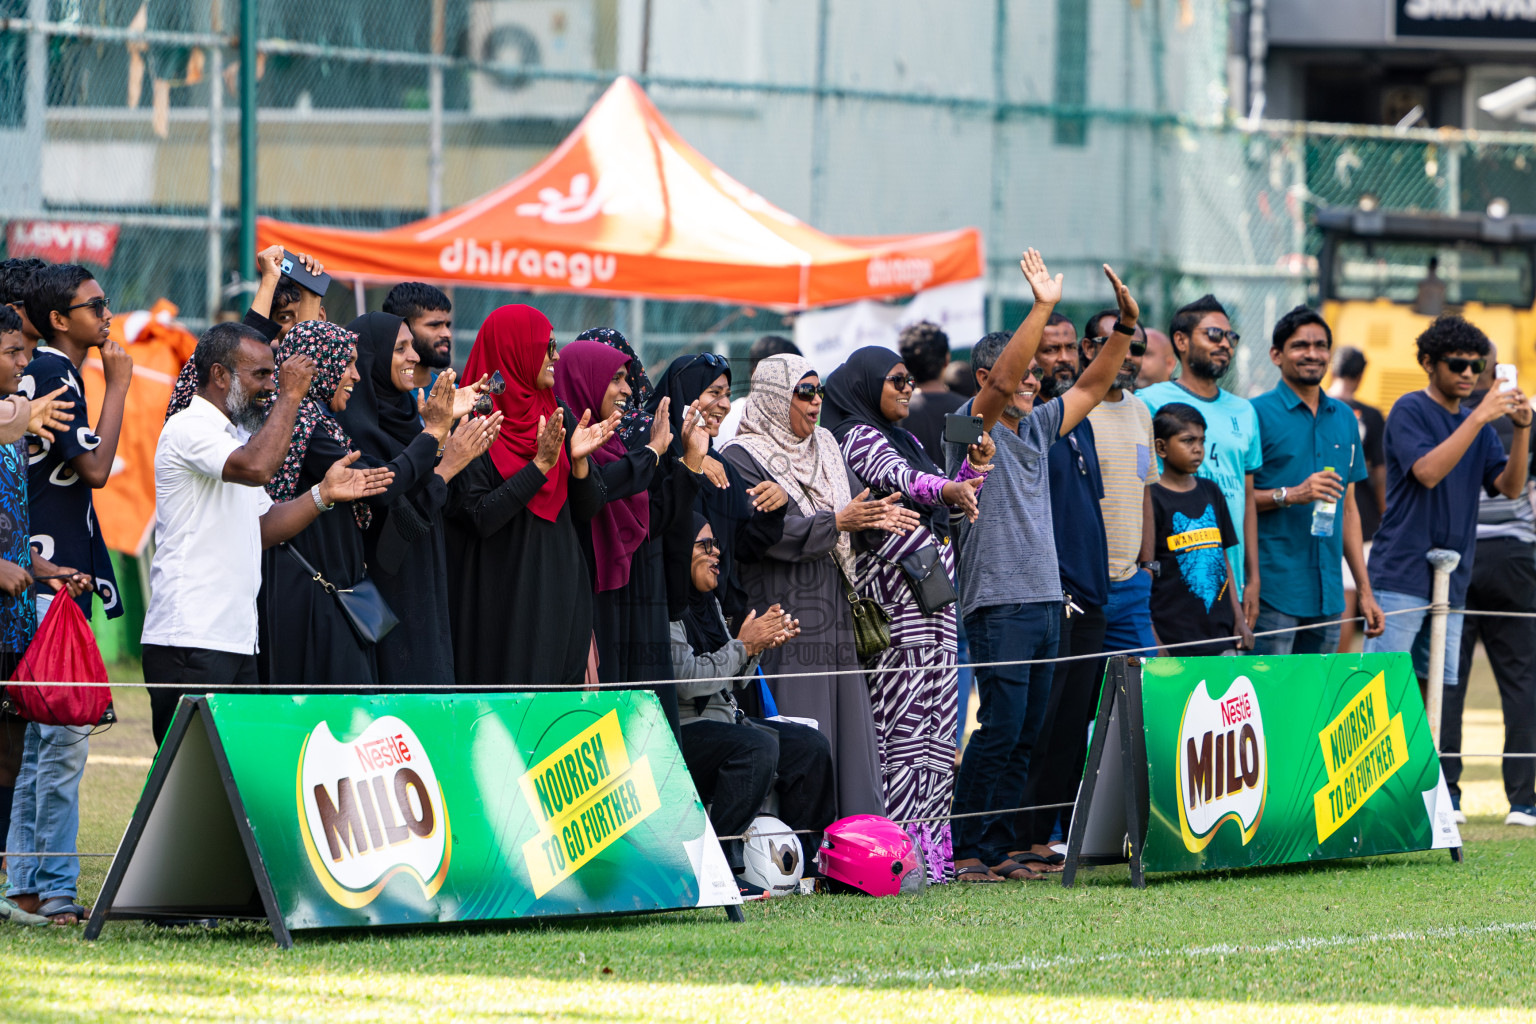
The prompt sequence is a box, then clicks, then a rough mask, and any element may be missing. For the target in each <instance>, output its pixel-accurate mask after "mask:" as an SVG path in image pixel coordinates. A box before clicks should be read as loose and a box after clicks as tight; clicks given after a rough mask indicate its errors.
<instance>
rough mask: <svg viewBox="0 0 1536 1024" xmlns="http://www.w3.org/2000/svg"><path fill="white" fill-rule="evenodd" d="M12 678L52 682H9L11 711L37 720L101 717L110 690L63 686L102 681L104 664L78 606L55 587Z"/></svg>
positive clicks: (84, 721)
mask: <svg viewBox="0 0 1536 1024" xmlns="http://www.w3.org/2000/svg"><path fill="white" fill-rule="evenodd" d="M11 681H12V682H18V683H20V682H38V683H49V684H58V685H48V686H11V687H8V688H7V689H8V690H9V691H10V695H11V700H12V701H13V702H14V703H15V705H16V713H17V714H18V715H20V716H21V717H22V718H25V719H26V720H27V721H29V722H37V723H39V724H41V725H95V724H96V723H98V722H100V721H101V716H102V715H103V714H104V713H105V712H106V710H107V705H108V704H110V703H112V690H111V689H110V688H109V687H106V686H69V685H67V684H69V683H105V682H106V681H107V666H106V665H104V664H102V661H101V652H100V651H99V650H97V649H96V637H95V636H94V635H93V634H92V633H91V626H90V623H88V622H86V621H85V614H84V613H83V612H81V611H80V606H79V605H77V604H75V602H74V601H72V600H70V599H69V596H68V594H66V593H63V592H61V593H60V594H59V596H58V597H56V598H54V599H53V603H52V604H50V605H49V606H48V614H46V615H44V616H43V622H42V625H40V626H38V627H37V635H36V636H34V637H33V638H32V644H31V646H29V647H28V648H27V653H26V654H23V655H22V656H21V664H20V665H18V666H16V672H15V674H14V675H12V676H11Z"/></svg>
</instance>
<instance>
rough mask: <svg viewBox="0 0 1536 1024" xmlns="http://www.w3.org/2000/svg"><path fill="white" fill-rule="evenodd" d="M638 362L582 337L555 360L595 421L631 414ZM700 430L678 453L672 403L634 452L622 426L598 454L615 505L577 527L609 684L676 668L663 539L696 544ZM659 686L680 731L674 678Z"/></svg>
mask: <svg viewBox="0 0 1536 1024" xmlns="http://www.w3.org/2000/svg"><path fill="white" fill-rule="evenodd" d="M633 362H634V361H633V360H632V359H631V357H630V356H629V355H628V354H626V353H624V352H622V351H620V350H619V349H617V348H613V347H610V346H609V345H607V344H604V343H602V342H598V341H581V340H577V341H573V342H572V343H571V344H569V345H567V346H565V348H564V350H562V351H561V353H560V361H559V362H558V363H556V364H555V395H556V396H557V397H558V398H559V399H560V400H561V401H564V402H566V403H568V405H569V406H570V409H571V411H572V412H573V413H575V414H576V415H578V416H580V415H582V414H584V413H585V414H590V416H591V418H592V419H593V420H594V421H597V420H607V419H609V418H610V417H613V416H619V417H621V418H622V417H623V416H624V415H625V414H626V413H627V412H628V411H629V409H630V407H631V404H632V402H633V400H634V395H633V390H632V386H631V380H632V379H634V378H636V377H637V376H638V372H637V371H638V367H637V366H635V365H633ZM689 422H692V420H690V421H689ZM691 436H693V438H694V444H693V445H692V446H691V447H690V446H688V445H686V444H685V446H684V453H683V455H682V457H681V458H679V457H678V456H676V455H674V454H672V453H671V452H669V451H668V446H669V445H670V444H671V442H672V425H671V420H670V418H669V417H668V416H667V415H665V410H663V415H660V416H657V417H655V419H654V420H652V422H651V424H650V427H649V429H648V430H646V431H645V432H644V433H643V434H642V435H640V436H637V437H635V438H634V439H633V442H632V443H634V444H635V447H634V448H633V449H631V448H629V447H627V446H626V445H625V443H624V439H623V438H622V437H621V436H620V435H619V434H618V433H617V432H616V433H615V434H614V435H613V436H612V437H610V438H609V439H608V441H607V443H606V444H604V445H603V446H602V447H601V448H599V449H597V450H596V451H595V452H593V453H592V461H593V462H594V463H596V465H597V473H598V475H599V476H601V477H602V480H603V489H604V491H605V492H606V493H607V497H608V503H607V504H606V505H604V506H603V508H602V510H601V511H600V512H598V514H597V515H596V517H594V518H593V520H592V522H591V523H590V525H589V527H588V529H587V530H585V531H584V530H583V529H582V528H581V527H580V526H578V528H577V532H578V534H582V537H581V540H582V546H583V548H584V549H585V551H586V554H587V558H588V560H589V562H590V565H591V569H592V588H593V590H594V591H595V592H596V597H595V606H594V611H593V632H594V633H595V634H596V638H597V654H598V665H597V672H598V679H599V680H601V681H602V682H605V683H615V682H623V683H638V682H644V681H647V680H666V679H671V678H672V677H673V675H674V672H673V670H672V653H671V641H670V634H669V628H670V627H669V620H668V616H667V585H666V576H665V572H664V569H663V562H662V548H663V544H662V538H663V537H664V536H665V535H667V533H668V531H672V532H674V533H675V534H676V537H674V540H677V539H680V540H681V541H682V542H683V543H684V546H686V545H687V544H690V543H691V542H692V536H691V533H692V530H693V501H694V497H695V496H696V495H697V494H698V487H699V485H698V482H697V481H698V479H699V477H698V475H697V474H699V473H701V472H702V471H703V468H704V455H705V453H706V451H707V450H708V445H709V437H708V435H707V434H705V432H704V431H703V430H702V429H698V428H693V429H692V430H691ZM679 531H680V532H679ZM652 689H654V690H655V692H656V696H657V697H658V698H659V699H660V701H661V706H662V709H663V710H664V711H665V712H666V714H667V718H668V720H669V721H670V722H671V723H672V726H673V728H674V729H676V728H677V727H678V724H679V723H678V718H677V691H676V687H674V686H673V685H671V684H670V683H668V684H666V685H664V686H657V687H653V688H652Z"/></svg>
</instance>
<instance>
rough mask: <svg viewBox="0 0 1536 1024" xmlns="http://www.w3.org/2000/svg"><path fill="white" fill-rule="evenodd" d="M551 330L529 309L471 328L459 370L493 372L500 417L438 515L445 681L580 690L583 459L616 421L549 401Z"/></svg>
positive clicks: (585, 593) (586, 487) (587, 625)
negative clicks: (449, 675)
mask: <svg viewBox="0 0 1536 1024" xmlns="http://www.w3.org/2000/svg"><path fill="white" fill-rule="evenodd" d="M559 358H560V357H559V355H558V354H557V353H556V350H555V337H554V331H553V330H552V329H551V327H550V325H549V321H548V320H546V319H545V318H544V315H543V314H542V313H540V312H539V311H538V310H536V309H534V308H533V307H531V306H502V307H501V308H500V309H498V310H496V311H495V312H494V313H492V314H491V315H490V316H489V317H487V318H486V320H485V323H483V324H481V325H480V333H479V335H478V336H476V338H475V347H474V349H473V350H471V352H470V354H469V363H468V364H467V365H466V367H465V371H464V372H465V373H466V374H467V375H469V378H470V379H472V380H473V379H478V378H479V377H480V375H481V374H483V373H494V372H496V371H500V372H501V375H502V377H503V378H505V380H506V390H505V391H504V392H503V393H501V394H500V395H493V402H494V404H495V406H496V408H497V409H498V410H500V412H501V413H502V416H503V417H504V418H503V420H502V424H501V432H500V433H499V434H498V435H497V437H496V440H495V441H493V442H491V450H490V451H489V452H487V453H486V454H484V455H482V456H480V457H479V458H478V459H476V460H475V461H474V462H472V463H471V464H470V465H469V467H468V468H467V469H465V470H464V471H463V472H461V473H460V474H459V475H458V476H456V477H454V479H453V483H452V485H451V487H450V490H449V498H448V516H447V542H448V567H449V573H450V578H451V579H452V580H453V585H452V586H451V587H449V591H448V594H449V614H450V617H451V619H452V622H453V654H454V674H455V675H456V676H457V678H458V682H459V683H460V684H462V685H464V686H466V687H471V686H480V687H493V688H497V689H515V688H517V687H518V686H525V685H530V684H536V685H545V684H552V683H553V684H565V685H572V686H574V685H577V684H579V683H581V681H582V678H583V675H584V673H585V671H586V665H587V655H588V653H589V651H590V649H591V644H592V588H591V587H590V586H589V585H588V582H587V574H586V572H585V567H586V562H585V560H584V559H583V557H582V550H581V543H580V541H579V539H578V534H577V528H576V524H577V522H581V523H587V522H590V521H591V519H592V518H593V517H594V516H595V515H596V514H597V513H598V511H599V510H600V509H601V508H602V507H603V504H604V500H605V497H606V496H605V494H604V492H603V484H602V479H601V477H599V476H598V475H597V474H596V473H593V472H592V467H591V464H590V462H589V460H588V456H589V455H591V454H592V453H593V452H594V451H596V450H597V449H599V448H601V447H602V446H603V444H604V443H606V442H607V440H608V439H609V437H610V436H611V435H612V434H613V431H614V429H615V428H616V427H617V425H618V417H617V416H614V417H610V418H609V419H607V420H601V421H598V420H595V419H594V418H593V417H591V416H586V417H577V416H573V415H572V413H571V410H570V408H569V407H567V406H565V405H564V404H563V403H561V402H559V401H558V400H557V399H556V398H555V394H554V391H553V390H552V389H553V387H554V383H555V364H556V362H557V361H558V359H559Z"/></svg>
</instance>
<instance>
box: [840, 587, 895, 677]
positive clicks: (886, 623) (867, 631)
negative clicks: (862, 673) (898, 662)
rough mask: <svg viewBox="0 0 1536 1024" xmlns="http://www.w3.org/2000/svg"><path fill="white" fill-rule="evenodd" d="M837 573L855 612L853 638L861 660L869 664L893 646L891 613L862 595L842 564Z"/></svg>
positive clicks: (877, 602) (849, 603)
mask: <svg viewBox="0 0 1536 1024" xmlns="http://www.w3.org/2000/svg"><path fill="white" fill-rule="evenodd" d="M837 575H838V576H839V577H840V578H841V579H842V581H843V594H844V595H845V596H847V598H848V607H849V610H850V611H851V612H852V613H853V640H854V647H855V649H856V650H857V651H858V655H859V662H860V663H861V664H864V665H868V664H869V663H871V662H872V661H874V660H875V659H876V658H878V657H879V656H880V655H881V654H882V653H883V652H884V651H885V649H886V648H888V647H890V646H891V613H890V612H888V611H886V610H885V609H884V608H883V607H881V605H880V602H879V601H876V600H875V599H874V598H872V597H860V596H859V592H858V591H857V590H854V589H853V584H852V583H850V582H849V581H848V574H847V573H845V572H843V567H842V566H838V567H837Z"/></svg>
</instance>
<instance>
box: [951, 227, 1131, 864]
mask: <svg viewBox="0 0 1536 1024" xmlns="http://www.w3.org/2000/svg"><path fill="white" fill-rule="evenodd" d="M1020 266H1021V267H1022V268H1023V270H1024V277H1025V279H1026V280H1028V281H1029V286H1030V288H1031V289H1032V290H1033V291H1034V294H1035V304H1034V307H1033V308H1032V309H1030V311H1029V315H1028V316H1026V317H1025V318H1024V322H1023V323H1022V324H1020V325H1019V329H1018V330H1017V331H1015V332H1014V334H1013V337H1012V339H1011V340H1008V341H1006V342H1004V341H1003V340H1002V338H1001V337H991V336H989V337H988V338H985V339H983V340H982V343H980V344H978V345H976V347H975V348H973V349H972V350H971V366H972V369H973V370H974V371H975V373H976V382H977V384H978V385H979V388H980V390H979V391H978V392H977V394H976V397H975V398H973V399H972V400H971V402H970V404H969V405H968V406H967V407H966V408H967V409H968V410H969V411H970V413H971V414H972V415H975V416H980V417H981V418H982V426H983V428H984V429H986V430H987V431H988V432H989V433H991V435H992V440H993V441H994V442H995V443H996V445H997V453H996V454H995V455H994V456H993V458H992V469H991V471H990V472H989V473H988V474H987V481H986V483H985V484H984V485H983V486H982V488H981V494H980V496H979V505H980V514H979V516H978V517H977V520H976V522H975V524H974V525H972V526H970V527H969V528H968V529H966V530H965V532H964V533H963V534H962V535H961V543H960V610H961V613H962V614H963V615H964V616H965V633H966V637H967V639H968V640H969V642H970V650H971V658H972V660H974V661H976V662H982V663H985V662H1011V663H1013V664H1001V665H993V666H989V667H987V668H978V669H977V670H976V686H977V689H978V691H979V692H980V694H981V715H980V727H979V728H978V729H977V730H976V732H975V733H973V734H972V735H971V740H970V743H969V744H967V746H966V748H965V756H964V758H963V759H962V760H961V762H960V772H959V776H958V778H957V779H956V780H955V801H954V813H955V814H957V815H967V814H973V813H975V812H979V811H995V810H1006V809H1008V808H1012V807H1017V806H1018V805H1019V801H1020V799H1021V798H1022V796H1023V794H1024V787H1025V782H1026V778H1027V775H1028V772H1029V767H1030V764H1029V762H1030V754H1031V752H1032V749H1033V747H1034V743H1035V738H1036V736H1037V735H1038V734H1039V732H1040V725H1041V722H1042V721H1043V719H1044V718H1045V711H1046V705H1047V702H1048V699H1049V697H1050V692H1051V677H1052V674H1053V670H1052V665H1051V664H1050V663H1049V660H1050V659H1052V658H1055V657H1056V643H1057V640H1058V638H1059V636H1060V631H1061V578H1060V575H1059V573H1058V571H1057V568H1056V538H1055V535H1054V533H1053V531H1052V528H1051V496H1050V481H1049V473H1048V469H1047V458H1046V455H1047V453H1048V452H1049V450H1050V447H1051V444H1052V443H1053V442H1054V441H1055V440H1056V438H1058V437H1062V436H1065V435H1066V434H1067V433H1069V432H1070V431H1071V430H1072V428H1073V427H1075V426H1077V425H1078V424H1079V423H1081V422H1082V420H1083V418H1084V417H1085V416H1087V415H1088V412H1089V410H1091V409H1092V408H1093V407H1094V406H1096V405H1098V404H1099V402H1101V401H1102V400H1103V398H1104V395H1105V393H1106V392H1108V390H1109V386H1110V384H1112V383H1113V382H1114V377H1115V373H1116V371H1118V370H1119V368H1120V364H1121V363H1122V362H1124V361H1125V356H1126V353H1127V351H1129V348H1130V339H1131V334H1132V333H1133V331H1134V328H1135V326H1136V317H1137V313H1138V310H1137V307H1136V300H1134V299H1132V298H1131V295H1130V292H1128V291H1127V290H1126V288H1125V285H1123V284H1121V283H1120V279H1119V278H1117V277H1115V275H1114V272H1113V271H1111V270H1110V269H1109V268H1108V267H1105V268H1104V270H1105V273H1106V274H1107V275H1108V276H1109V279H1110V282H1111V283H1112V284H1113V285H1114V287H1115V298H1116V300H1117V302H1118V304H1119V310H1120V312H1119V320H1117V321H1116V323H1115V326H1114V328H1113V329H1112V330H1111V331H1110V332H1109V335H1108V337H1109V340H1108V341H1107V342H1106V343H1105V345H1104V350H1103V352H1101V353H1100V355H1101V356H1102V358H1099V359H1095V360H1094V361H1093V362H1092V363H1090V364H1088V369H1087V370H1085V371H1084V372H1083V375H1082V376H1081V377H1079V378H1078V379H1077V382H1076V383H1075V384H1074V385H1073V386H1072V387H1071V389H1070V390H1068V391H1067V393H1066V394H1064V395H1062V396H1061V397H1060V398H1055V399H1052V400H1051V401H1049V402H1047V403H1045V404H1044V405H1042V406H1040V407H1039V408H1038V409H1037V408H1035V407H1034V399H1035V394H1036V392H1037V391H1038V389H1039V383H1038V382H1039V377H1038V376H1036V374H1037V373H1038V367H1033V366H1032V364H1033V362H1034V358H1035V351H1036V349H1037V348H1038V347H1039V345H1040V337H1041V335H1042V334H1043V333H1044V329H1045V325H1046V322H1047V321H1048V320H1049V319H1050V315H1051V312H1052V310H1053V309H1054V307H1055V305H1056V303H1057V302H1058V301H1060V299H1061V276H1060V275H1059V274H1058V275H1057V276H1056V277H1055V278H1052V277H1051V275H1050V273H1049V272H1048V271H1047V270H1046V268H1045V263H1044V261H1043V260H1041V258H1040V254H1039V253H1037V252H1035V251H1034V250H1033V249H1031V250H1029V251H1028V252H1027V253H1025V254H1024V259H1023V260H1022V261H1020ZM964 457H965V450H964V449H963V448H962V447H961V446H960V445H946V446H945V458H946V461H947V462H949V463H950V465H952V466H956V467H958V464H959V460H960V459H962V458H964ZM1024 661H1040V662H1041V663H1039V664H1031V665H1025V664H1017V663H1018V662H1024ZM953 841H954V856H955V872H956V875H957V877H958V879H959V880H960V881H962V882H984V881H995V880H996V879H997V878H998V877H1004V878H1018V879H1023V878H1038V877H1039V872H1037V871H1035V870H1034V869H1033V868H1030V867H1026V866H1025V865H1024V864H1021V863H1020V862H1019V861H1018V860H1016V859H1015V856H1016V855H1018V856H1022V855H1023V854H1025V853H1026V852H1027V850H1026V849H1025V847H1026V846H1027V845H1028V844H1027V843H1021V842H1020V841H1019V840H1018V838H1017V837H1016V836H1015V835H1014V816H1013V815H1012V814H1001V815H996V816H994V817H980V816H978V817H960V818H958V819H957V820H956V821H955V824H954V834H953Z"/></svg>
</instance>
